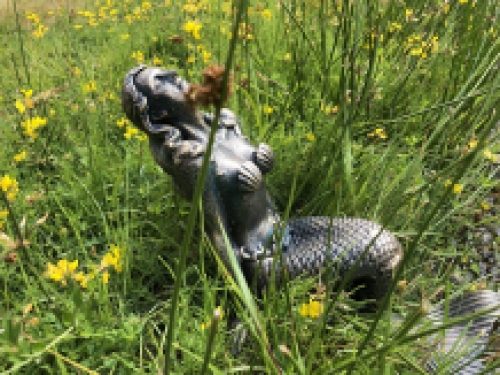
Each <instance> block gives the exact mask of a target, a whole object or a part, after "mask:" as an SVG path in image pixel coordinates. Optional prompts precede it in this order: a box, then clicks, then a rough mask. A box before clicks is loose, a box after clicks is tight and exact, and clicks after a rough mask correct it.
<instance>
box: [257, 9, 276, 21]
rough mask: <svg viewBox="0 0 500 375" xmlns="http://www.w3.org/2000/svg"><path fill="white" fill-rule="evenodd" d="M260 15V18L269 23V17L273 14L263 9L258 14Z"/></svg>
mask: <svg viewBox="0 0 500 375" xmlns="http://www.w3.org/2000/svg"><path fill="white" fill-rule="evenodd" d="M260 15H261V16H262V18H264V19H265V20H267V21H269V20H270V19H271V17H272V16H273V14H272V13H271V11H270V10H269V9H264V10H263V11H262V12H260Z"/></svg>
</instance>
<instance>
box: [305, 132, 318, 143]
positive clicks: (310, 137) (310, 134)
mask: <svg viewBox="0 0 500 375" xmlns="http://www.w3.org/2000/svg"><path fill="white" fill-rule="evenodd" d="M306 139H307V140H308V141H310V142H314V141H315V140H316V137H315V136H314V134H313V133H307V134H306Z"/></svg>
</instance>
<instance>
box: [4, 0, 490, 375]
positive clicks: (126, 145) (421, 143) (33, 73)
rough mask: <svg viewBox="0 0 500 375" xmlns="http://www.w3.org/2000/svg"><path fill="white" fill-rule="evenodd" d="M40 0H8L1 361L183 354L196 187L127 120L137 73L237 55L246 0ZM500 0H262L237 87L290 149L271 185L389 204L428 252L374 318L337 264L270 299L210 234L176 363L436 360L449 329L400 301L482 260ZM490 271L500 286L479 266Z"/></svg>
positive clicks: (89, 363) (248, 122)
mask: <svg viewBox="0 0 500 375" xmlns="http://www.w3.org/2000/svg"><path fill="white" fill-rule="evenodd" d="M34 3H35V2H28V1H26V2H24V1H18V2H17V3H16V10H17V14H16V13H15V12H14V7H13V3H12V2H9V3H8V5H6V4H2V8H0V9H2V10H3V15H2V17H0V19H2V21H0V22H1V23H0V31H1V32H0V41H1V43H2V54H1V55H0V66H1V73H2V74H1V75H2V90H1V91H0V132H1V134H2V146H3V152H2V153H0V197H1V198H2V199H0V256H1V260H0V285H1V287H0V289H1V292H0V295H1V298H0V371H4V372H6V373H38V372H37V371H41V372H44V373H45V372H46V373H64V372H69V373H71V372H75V371H80V372H81V373H130V374H136V373H149V372H153V371H154V372H158V371H163V370H164V368H165V366H164V362H165V357H164V353H165V352H164V347H165V340H166V337H167V334H166V333H165V329H166V327H168V324H169V318H170V316H171V315H170V307H171V306H172V299H171V298H172V296H173V295H174V294H175V292H174V291H175V289H174V284H175V281H176V277H177V276H176V275H175V271H174V270H178V268H177V264H178V263H177V262H178V259H177V256H178V249H179V248H180V246H181V244H182V243H183V238H184V233H185V231H186V228H187V227H188V220H187V218H188V216H189V210H190V208H191V207H190V205H189V203H186V202H184V201H182V200H181V199H180V198H178V197H177V196H176V195H175V193H174V188H173V186H172V184H171V182H170V180H169V178H168V177H167V176H165V175H164V174H163V173H161V172H160V171H159V170H158V168H157V167H156V166H155V164H154V162H153V160H152V159H151V157H150V156H149V153H148V147H147V142H145V137H144V136H143V135H142V134H140V133H139V132H138V130H137V129H136V128H135V127H133V126H132V125H131V124H130V122H129V121H128V120H126V119H125V117H124V114H123V113H122V110H121V104H120V90H121V85H122V80H123V77H124V75H125V73H126V72H127V71H128V70H129V69H130V68H131V67H133V66H135V65H137V64H138V63H144V64H147V65H157V66H165V67H168V68H176V69H177V70H178V71H179V73H180V74H181V75H183V76H185V77H186V78H188V79H189V80H191V81H199V80H200V79H201V71H202V70H203V69H204V68H205V67H206V66H208V65H210V64H223V63H224V62H225V59H226V56H227V52H228V48H229V43H230V41H231V37H232V36H233V32H232V31H231V30H232V27H233V25H232V21H233V16H234V15H235V13H233V9H232V6H231V3H230V2H228V1H215V0H213V1H208V0H199V1H184V2H180V1H173V0H172V1H170V0H166V1H150V2H149V1H137V0H125V1H115V0H106V1H104V0H101V1H80V2H73V1H71V2H67V1H57V2H49V1H47V2H39V3H37V4H36V5H35V6H33V4H34ZM49 4H50V5H49ZM498 13H499V9H498V7H497V5H496V4H495V3H494V2H489V3H488V2H483V1H471V0H469V1H450V2H442V1H437V0H436V1H430V0H429V1H425V2H421V1H413V2H411V1H407V2H406V3H405V2H402V1H387V2H373V1H358V2H349V1H339V0H338V1H319V0H317V1H315V0H310V1H295V0H290V1H282V2H275V1H261V2H258V3H256V2H251V4H250V7H249V8H248V10H247V11H245V12H244V15H243V19H242V23H241V24H240V25H239V28H238V32H237V33H234V34H235V35H234V36H235V37H236V38H237V39H236V40H237V48H236V50H235V55H234V64H233V67H232V68H233V71H234V81H235V95H234V96H233V97H232V99H231V100H230V101H229V104H228V106H230V107H231V108H232V109H233V110H234V111H235V113H237V115H238V116H239V117H240V118H241V120H242V123H243V125H242V126H243V130H244V133H245V134H246V135H248V136H249V137H250V139H251V140H252V142H254V143H255V144H257V143H259V142H266V143H268V144H270V145H271V147H272V148H273V150H274V152H275V154H276V165H275V168H274V171H273V172H272V173H271V174H270V176H269V179H268V187H269V190H270V191H271V193H272V195H273V197H274V198H275V200H276V201H277V204H278V207H279V209H280V211H285V210H286V209H287V207H288V208H290V216H292V217H293V216H301V215H302V216H304V215H331V216H343V215H347V216H360V217H366V218H370V219H373V220H376V221H378V222H381V223H382V224H383V225H384V226H386V227H387V228H389V229H390V230H392V231H394V232H395V233H396V234H397V235H398V236H399V238H400V240H401V242H402V244H403V246H404V247H405V251H406V255H407V258H406V259H407V260H406V264H405V268H404V269H403V270H402V272H401V274H400V280H395V282H394V285H393V289H394V293H393V294H392V295H391V299H390V300H387V301H386V302H387V305H388V306H389V302H390V306H391V309H392V310H388V308H389V307H388V306H384V310H380V312H381V313H380V315H378V316H376V317H375V318H374V316H372V315H370V314H362V313H360V312H359V311H360V310H359V309H358V307H359V303H358V302H355V301H352V300H350V299H349V298H348V296H347V295H345V294H338V295H337V297H336V300H335V302H334V303H332V304H330V303H329V301H328V300H329V299H328V298H326V296H325V289H324V285H323V284H322V280H321V279H318V278H312V279H309V280H306V282H292V283H291V285H289V286H288V287H287V288H285V291H286V293H285V292H283V291H276V292H273V291H272V290H271V291H270V292H269V294H268V295H267V296H266V300H265V301H264V302H262V303H255V304H254V302H252V301H251V297H250V296H248V295H246V294H245V293H244V291H245V289H244V286H242V285H241V283H240V282H239V281H238V280H232V279H228V277H227V270H224V269H223V268H222V267H221V265H220V264H219V263H218V262H217V260H215V261H214V257H213V256H212V254H211V247H210V245H209V244H208V243H207V242H206V241H205V239H204V238H203V237H202V235H201V234H200V233H199V232H196V233H197V235H196V236H194V240H193V241H192V243H191V246H190V249H189V251H188V252H187V253H186V257H187V259H186V264H187V266H186V267H185V268H184V267H180V272H181V273H182V278H183V280H182V286H181V289H180V293H179V294H178V301H177V302H176V303H175V306H178V310H177V312H178V319H177V321H176V322H177V323H176V326H175V330H176V331H175V334H174V335H173V342H172V352H171V357H170V358H168V361H170V365H171V366H170V368H171V369H172V371H174V372H175V373H199V372H200V371H201V369H203V368H208V369H211V371H212V372H214V373H215V372H218V371H221V372H222V371H230V369H233V370H234V371H237V369H238V368H240V369H242V370H243V371H250V369H252V370H253V371H261V372H267V373H278V372H279V370H278V369H279V368H280V369H281V370H282V372H283V373H303V374H310V373H313V371H316V373H318V374H325V373H341V372H342V371H344V370H346V369H351V370H353V373H366V374H371V373H373V372H374V369H377V371H379V372H380V373H386V372H387V373H394V372H398V373H403V372H405V371H410V372H411V371H413V372H415V371H418V367H419V366H423V365H424V364H425V363H423V362H422V361H423V359H424V358H426V355H427V352H428V351H429V346H428V345H426V343H425V342H424V341H422V342H418V343H416V342H415V341H414V342H404V340H403V339H402V338H401V337H395V336H394V335H392V334H393V331H391V329H393V328H391V326H390V324H389V317H390V314H386V313H382V311H384V312H385V311H397V312H398V313H399V314H400V315H401V316H403V317H407V318H408V319H410V320H411V319H413V317H415V316H416V315H415V314H416V312H418V311H420V310H418V309H420V308H421V307H422V306H426V304H427V303H430V304H433V303H436V302H437V298H436V295H438V293H437V291H438V290H439V289H440V288H441V287H443V286H444V287H446V288H452V285H451V284H450V283H449V282H448V279H447V277H448V275H449V274H451V273H460V272H462V268H463V266H465V265H466V264H472V268H473V271H474V270H475V269H476V268H474V261H471V259H473V260H474V259H475V258H474V257H475V256H476V254H475V253H474V251H472V249H471V248H470V246H463V241H462V242H461V241H460V234H461V233H463V232H464V230H463V228H465V227H473V226H481V225H483V223H484V222H486V223H488V222H492V221H494V216H493V217H492V216H491V214H490V213H491V212H492V210H494V209H496V208H497V207H498V202H496V201H492V200H491V191H493V190H494V189H495V188H497V189H498V183H497V181H496V180H494V179H492V178H491V177H492V171H493V168H494V166H495V163H498V160H497V154H498V153H499V151H500V147H499V145H498V136H497V135H496V134H495V135H494V136H493V137H491V130H493V129H495V126H496V124H497V123H498V121H499V119H500V113H499V109H500V105H499V104H500V99H499V98H500V95H499V89H500V74H499V70H498V67H499V64H500V43H499V42H498V40H499V39H498V32H499V30H498ZM236 34H237V35H236ZM292 179H293V181H294V183H293V186H292V185H291V184H290V182H291V180H292ZM481 220H482V221H481ZM450 259H453V260H454V261H455V262H454V263H452V262H449V261H448V260H450ZM443 260H447V262H443ZM485 287H488V288H496V285H495V284H494V283H492V282H491V280H487V279H477V280H475V279H473V280H471V281H470V282H468V283H467V284H465V285H461V286H460V288H464V289H471V290H474V289H478V288H485ZM453 288H454V287H453ZM311 290H314V292H311ZM234 295H237V296H239V297H240V298H236V301H233V297H231V296H234ZM233 305H236V310H237V312H238V314H239V316H240V317H241V318H242V319H243V320H244V321H245V324H246V325H247V327H249V330H250V332H251V334H253V336H254V337H253V340H250V342H249V343H248V345H247V346H246V347H245V348H244V351H243V353H242V355H241V356H240V357H239V358H238V359H233V358H232V357H231V355H230V352H229V350H230V347H231V342H230V339H229V338H227V337H226V335H225V328H226V324H227V321H228V316H229V314H228V311H230V309H231V308H233ZM257 307H258V309H259V310H258V313H256V312H255V311H254V310H251V312H252V314H249V315H248V316H247V312H248V311H250V310H249V309H250V308H251V309H255V308H257ZM214 311H215V313H214ZM222 312H225V313H224V314H222ZM327 317H328V319H327ZM219 321H220V323H219ZM374 322H376V324H375V323H374ZM259 330H260V331H259ZM367 337H368V338H369V340H368V341H367V342H365V341H364V340H365V339H366V338H367ZM380 345H384V348H388V349H387V350H385V351H384V352H377V351H376V348H378V347H379V346H380ZM361 351H362V352H361ZM357 355H363V358H364V359H363V361H357V357H356V356H357ZM353 366H354V367H353Z"/></svg>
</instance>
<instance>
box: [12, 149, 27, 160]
mask: <svg viewBox="0 0 500 375" xmlns="http://www.w3.org/2000/svg"><path fill="white" fill-rule="evenodd" d="M26 155H27V154H26V151H22V152H20V153H19V154H16V155H14V161H16V162H17V163H19V162H21V161H23V160H25V159H26Z"/></svg>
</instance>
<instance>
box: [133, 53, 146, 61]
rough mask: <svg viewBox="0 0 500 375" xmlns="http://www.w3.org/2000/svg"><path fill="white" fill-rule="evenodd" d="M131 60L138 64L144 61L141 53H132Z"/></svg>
mask: <svg viewBox="0 0 500 375" xmlns="http://www.w3.org/2000/svg"><path fill="white" fill-rule="evenodd" d="M132 58H133V59H135V60H136V61H137V63H138V64H140V63H142V62H143V61H144V55H143V53H142V52H141V51H136V52H133V53H132Z"/></svg>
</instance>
